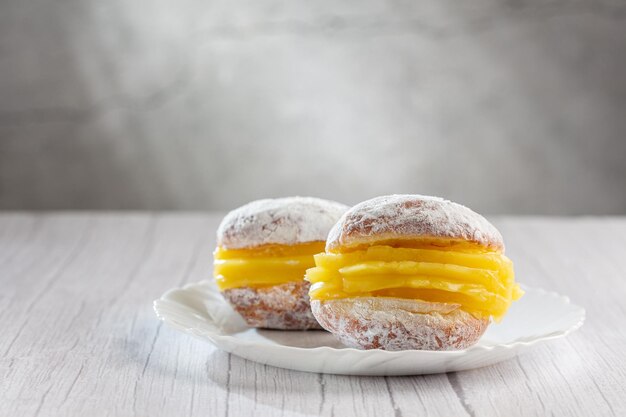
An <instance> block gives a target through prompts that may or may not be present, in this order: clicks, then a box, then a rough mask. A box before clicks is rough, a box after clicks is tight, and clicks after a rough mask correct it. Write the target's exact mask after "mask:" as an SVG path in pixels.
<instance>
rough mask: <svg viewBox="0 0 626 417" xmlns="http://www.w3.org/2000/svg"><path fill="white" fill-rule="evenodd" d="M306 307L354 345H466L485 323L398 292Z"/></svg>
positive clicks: (447, 347) (423, 347) (451, 306)
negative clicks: (386, 295) (403, 296)
mask: <svg viewBox="0 0 626 417" xmlns="http://www.w3.org/2000/svg"><path fill="white" fill-rule="evenodd" d="M311 309H312V311H313V314H314V315H315V317H317V320H318V321H319V323H320V324H321V325H322V327H323V328H325V329H326V330H328V331H330V332H331V333H333V334H334V335H335V337H336V338H337V339H339V340H340V341H341V342H342V343H343V344H345V345H347V346H350V347H354V348H357V349H383V350H407V349H417V350H459V349H466V348H468V347H470V346H472V345H473V344H475V343H476V342H477V341H478V339H479V338H480V337H481V336H482V334H483V333H484V332H485V330H486V329H487V326H488V325H489V321H488V320H487V319H479V318H476V317H474V316H472V315H471V314H469V313H467V312H465V311H463V310H461V309H460V308H459V306H458V305H457V304H445V303H429V302H423V301H418V300H408V299H400V298H384V297H359V298H345V299H337V300H326V301H319V300H312V301H311Z"/></svg>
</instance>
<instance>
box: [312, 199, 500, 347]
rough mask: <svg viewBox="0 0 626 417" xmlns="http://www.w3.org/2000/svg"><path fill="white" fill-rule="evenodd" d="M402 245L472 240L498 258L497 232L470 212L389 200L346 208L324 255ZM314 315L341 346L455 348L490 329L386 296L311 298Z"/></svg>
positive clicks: (437, 203) (446, 307)
mask: <svg viewBox="0 0 626 417" xmlns="http://www.w3.org/2000/svg"><path fill="white" fill-rule="evenodd" d="M404 241H414V242H424V241H427V242H435V245H441V246H446V245H452V244H454V242H459V241H461V242H465V243H468V242H469V243H471V244H472V245H477V246H479V247H482V248H484V250H485V251H488V252H495V253H503V252H504V242H503V240H502V236H501V235H500V233H499V232H498V230H497V229H496V228H495V227H494V226H493V225H492V224H491V223H489V222H488V221H487V220H486V219H485V218H484V217H482V216H481V215H479V214H477V213H475V212H473V211H472V210H470V209H469V208H467V207H464V206H462V205H460V204H457V203H453V202H451V201H447V200H444V199H441V198H438V197H428V196H422V195H390V196H383V197H377V198H373V199H371V200H367V201H364V202H362V203H360V204H357V205H356V206H354V207H352V208H351V209H350V210H348V211H347V212H346V213H344V215H343V216H342V217H341V219H339V221H338V222H337V223H336V224H335V225H334V226H333V228H332V229H331V231H330V233H329V236H328V239H327V241H326V252H329V253H343V252H351V251H354V250H357V249H363V248H367V247H369V246H372V245H377V244H378V245H380V244H388V242H394V244H396V245H399V246H402V242H404ZM311 308H312V311H313V315H314V316H315V318H316V319H317V321H318V322H319V323H320V324H321V325H322V327H323V328H325V329H326V330H328V331H330V332H331V333H333V334H334V335H335V336H336V337H337V338H338V339H339V340H341V341H342V342H343V343H344V344H346V345H348V346H351V347H356V348H360V349H386V350H407V349H423V350H455V349H465V348H467V347H469V346H472V345H473V344H475V343H476V342H477V341H478V339H479V338H480V337H481V336H482V334H483V333H484V332H485V330H486V328H487V327H488V325H489V319H488V318H477V317H475V316H473V315H472V314H470V313H468V312H466V311H464V310H463V309H462V308H461V306H460V305H459V304H454V303H441V302H427V301H423V300H416V299H407V298H395V297H385V296H380V297H377V296H371V297H370V296H360V297H357V296H355V297H348V298H337V299H319V300H318V299H313V300H312V301H311Z"/></svg>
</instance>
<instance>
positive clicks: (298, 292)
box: [222, 281, 321, 330]
mask: <svg viewBox="0 0 626 417" xmlns="http://www.w3.org/2000/svg"><path fill="white" fill-rule="evenodd" d="M309 286H310V284H309V283H308V282H306V281H298V282H287V283H285V284H279V285H273V286H271V287H263V288H251V287H241V288H231V289H229V290H225V291H224V292H222V295H223V296H224V298H225V299H226V300H227V301H228V302H229V303H230V304H231V305H232V306H233V308H234V309H235V310H236V311H237V312H238V313H239V314H241V316H242V317H243V318H244V319H245V320H246V323H248V325H249V326H252V327H261V328H265V329H280V330H307V329H321V327H320V325H319V323H318V322H317V320H315V317H313V313H312V312H311V306H310V304H309V294H308V293H309Z"/></svg>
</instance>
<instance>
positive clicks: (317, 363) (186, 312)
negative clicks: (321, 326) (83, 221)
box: [154, 281, 585, 375]
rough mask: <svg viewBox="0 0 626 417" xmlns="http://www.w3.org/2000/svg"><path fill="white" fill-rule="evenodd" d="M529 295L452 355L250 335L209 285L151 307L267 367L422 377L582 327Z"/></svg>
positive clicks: (539, 296)
mask: <svg viewBox="0 0 626 417" xmlns="http://www.w3.org/2000/svg"><path fill="white" fill-rule="evenodd" d="M524 290H525V291H526V294H525V295H524V297H522V298H521V299H520V300H519V301H517V302H515V303H513V305H512V306H511V308H510V310H509V312H508V314H507V315H506V317H505V319H504V320H503V321H502V323H500V324H492V325H491V326H489V328H488V330H487V332H486V333H485V334H484V336H483V337H482V338H481V339H480V341H479V342H478V344H477V345H475V346H473V347H471V348H469V349H466V350H460V351H450V352H432V351H424V350H407V351H401V352H388V351H384V350H357V349H352V348H347V347H344V346H343V345H342V344H341V343H339V342H337V341H336V340H335V339H334V338H333V337H332V335H331V334H330V333H327V332H324V331H316V330H312V331H311V330H309V331H279V330H259V329H251V328H249V327H247V326H246V325H245V323H244V321H243V319H242V318H241V317H240V316H239V315H238V314H237V313H235V312H234V311H233V310H232V309H231V308H230V306H229V305H228V304H227V303H226V302H225V301H224V300H223V299H222V296H221V295H220V294H219V291H218V290H217V288H216V287H215V285H214V284H213V283H212V282H210V281H202V282H199V283H196V284H191V285H187V286H186V287H184V288H177V289H172V290H170V291H168V292H167V293H165V294H164V295H163V296H162V297H161V298H159V299H158V300H156V301H155V302H154V310H155V312H156V314H157V316H158V317H159V318H160V319H161V320H163V321H164V322H165V323H167V324H169V325H170V326H172V327H174V328H176V329H179V330H182V331H183V332H185V333H188V334H191V335H193V336H195V337H198V338H200V339H202V340H208V341H209V342H211V343H213V344H214V345H215V346H217V347H218V348H220V349H222V350H225V351H227V352H231V353H233V354H235V355H237V356H240V357H242V358H246V359H249V360H252V361H256V362H260V363H264V364H268V365H273V366H278V367H281V368H288V369H295V370H298V371H307V372H321V373H329V374H345V375H418V374H431V373H439V372H449V371H461V370H466V369H473V368H479V367H482V366H487V365H491V364H494V363H496V362H500V361H503V360H505V359H509V358H512V357H514V356H515V355H517V354H518V353H519V352H521V351H523V350H526V349H528V348H529V347H531V346H533V345H536V344H538V343H540V342H545V341H547V340H551V339H556V338H559V337H563V336H566V335H567V334H569V333H571V332H573V331H574V330H576V329H578V328H579V327H580V326H582V324H583V321H584V320H585V310H584V309H583V308H581V307H578V306H576V305H574V304H571V303H570V301H569V299H568V298H567V297H564V296H561V295H558V294H556V293H552V292H548V291H545V290H542V289H536V288H524Z"/></svg>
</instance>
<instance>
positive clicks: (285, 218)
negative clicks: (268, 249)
mask: <svg viewBox="0 0 626 417" xmlns="http://www.w3.org/2000/svg"><path fill="white" fill-rule="evenodd" d="M347 209H348V207H347V206H345V205H343V204H341V203H337V202H335V201H328V200H322V199H320V198H314V197H285V198H273V199H264V200H256V201H252V202H250V203H248V204H246V205H244V206H241V207H239V208H237V209H235V210H233V211H231V212H230V213H228V214H227V215H226V217H224V219H223V220H222V222H221V223H220V225H219V227H218V229H217V244H218V246H221V247H223V248H225V249H243V248H251V247H255V246H261V245H267V244H280V245H294V244H297V243H306V242H315V241H325V240H326V237H327V236H328V231H329V230H330V228H331V227H332V226H333V225H334V224H335V222H336V221H337V220H338V219H339V217H341V215H342V214H343V213H344V212H345V211H346V210H347Z"/></svg>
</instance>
